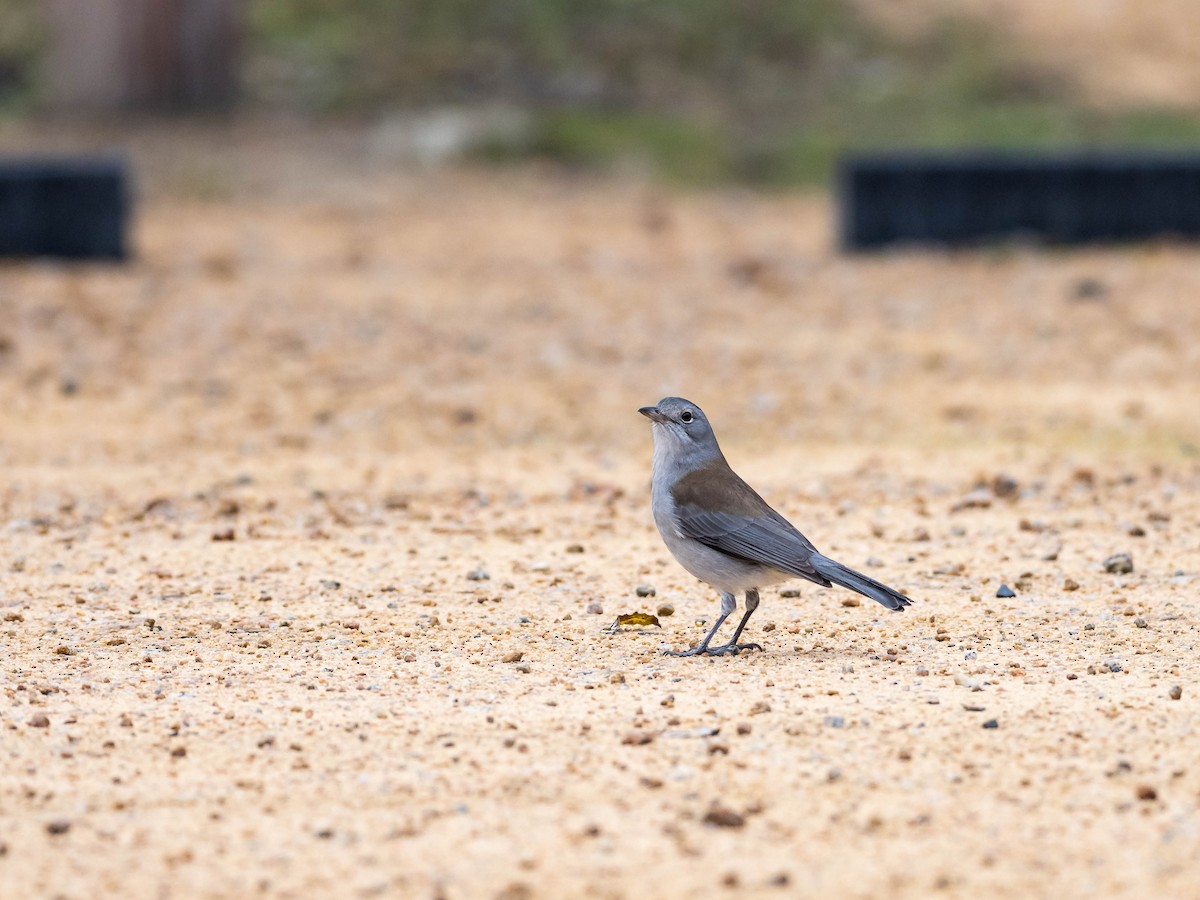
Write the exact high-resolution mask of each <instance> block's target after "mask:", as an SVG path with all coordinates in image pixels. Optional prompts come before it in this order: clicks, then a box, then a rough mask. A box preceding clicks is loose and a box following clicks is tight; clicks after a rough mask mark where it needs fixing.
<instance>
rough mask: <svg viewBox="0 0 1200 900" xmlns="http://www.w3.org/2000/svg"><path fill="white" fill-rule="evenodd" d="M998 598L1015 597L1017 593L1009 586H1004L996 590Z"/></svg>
mask: <svg viewBox="0 0 1200 900" xmlns="http://www.w3.org/2000/svg"><path fill="white" fill-rule="evenodd" d="M996 596H997V597H1015V596H1017V592H1016V591H1014V590H1013V589H1012V588H1010V587H1009V586H1008V585H1007V584H1002V585H1000V587H998V588H997V589H996Z"/></svg>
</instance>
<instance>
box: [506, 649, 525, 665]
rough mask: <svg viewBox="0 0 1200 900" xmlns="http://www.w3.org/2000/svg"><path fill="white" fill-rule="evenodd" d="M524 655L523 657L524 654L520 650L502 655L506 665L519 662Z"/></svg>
mask: <svg viewBox="0 0 1200 900" xmlns="http://www.w3.org/2000/svg"><path fill="white" fill-rule="evenodd" d="M524 655H525V653H524V652H523V651H521V650H513V651H511V652H509V653H505V654H504V662H506V663H517V662H520V661H521V657H523V656H524Z"/></svg>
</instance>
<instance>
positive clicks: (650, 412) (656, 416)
mask: <svg viewBox="0 0 1200 900" xmlns="http://www.w3.org/2000/svg"><path fill="white" fill-rule="evenodd" d="M638 412H640V413H641V414H642V415H643V416H645V417H646V418H647V419H649V420H650V421H651V422H665V421H666V420H667V417H666V416H664V415H663V414H662V413H661V412H659V411H658V407H657V406H643V407H642V408H641V409H639V410H638Z"/></svg>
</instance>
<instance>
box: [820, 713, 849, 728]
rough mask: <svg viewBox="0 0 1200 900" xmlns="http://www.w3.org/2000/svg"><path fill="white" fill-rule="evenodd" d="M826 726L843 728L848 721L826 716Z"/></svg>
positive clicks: (838, 717) (839, 717)
mask: <svg viewBox="0 0 1200 900" xmlns="http://www.w3.org/2000/svg"><path fill="white" fill-rule="evenodd" d="M825 724H826V725H828V726H829V727H830V728H842V727H843V726H845V724H846V720H845V719H844V718H842V717H841V716H826V717H825Z"/></svg>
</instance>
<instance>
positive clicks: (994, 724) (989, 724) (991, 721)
mask: <svg viewBox="0 0 1200 900" xmlns="http://www.w3.org/2000/svg"><path fill="white" fill-rule="evenodd" d="M983 727H984V728H999V727H1000V723H999V722H997V721H996V720H995V719H988V720H987V721H986V722H984V723H983Z"/></svg>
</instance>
